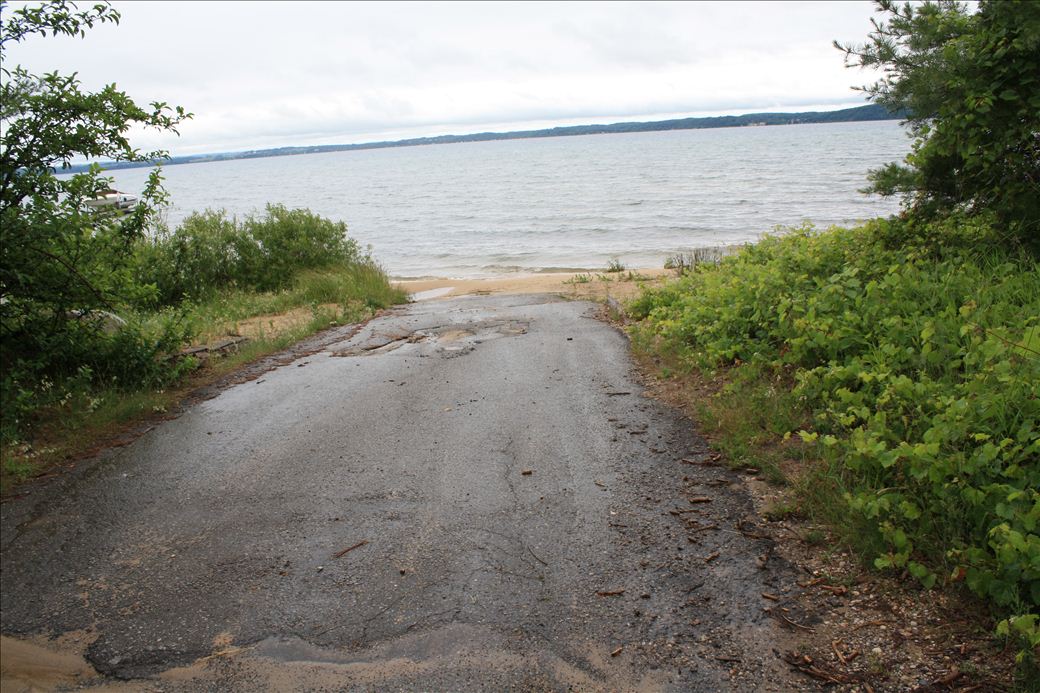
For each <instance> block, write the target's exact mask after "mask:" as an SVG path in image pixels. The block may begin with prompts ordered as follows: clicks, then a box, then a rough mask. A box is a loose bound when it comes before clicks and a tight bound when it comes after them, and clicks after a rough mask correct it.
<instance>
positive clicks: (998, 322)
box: [630, 217, 1040, 612]
mask: <svg viewBox="0 0 1040 693" xmlns="http://www.w3.org/2000/svg"><path fill="white" fill-rule="evenodd" d="M938 224H939V225H941V227H942V228H936V224H933V225H926V224H924V225H922V224H921V223H920V222H913V221H900V220H878V221H875V222H871V223H869V224H867V225H865V226H863V227H859V228H855V229H832V230H830V231H827V232H824V233H816V232H814V231H813V230H812V229H811V228H802V229H797V230H794V231H792V232H791V233H789V234H787V235H785V236H783V237H774V238H768V239H765V240H763V241H762V242H761V243H759V244H757V245H754V246H750V247H748V248H746V249H745V250H744V251H743V252H741V253H740V254H739V255H737V256H735V257H729V258H725V259H724V260H723V261H722V263H721V265H720V266H719V267H718V268H715V267H712V266H703V265H702V266H698V267H697V268H695V270H694V271H693V272H692V273H690V274H688V275H686V276H685V277H684V278H682V279H680V280H678V281H676V282H674V283H672V284H670V285H668V286H666V287H663V288H661V289H659V290H655V291H650V292H647V293H645V294H644V295H643V296H642V297H640V298H639V299H638V300H637V301H635V302H634V304H633V305H632V306H631V307H630V310H631V312H632V314H633V315H636V316H637V317H639V318H641V319H642V322H641V324H639V325H637V326H636V327H635V328H634V332H635V336H636V337H637V338H639V339H642V340H643V341H644V343H645V342H648V341H649V340H659V341H660V343H661V346H663V347H667V348H671V349H675V350H678V351H679V352H681V353H682V354H684V358H686V359H688V360H689V361H690V362H691V363H695V364H698V365H701V366H709V367H710V366H716V365H719V364H727V363H736V362H751V363H756V364H760V365H762V366H763V367H765V368H768V369H773V370H774V371H777V372H783V373H785V374H787V375H788V376H789V377H792V378H793V379H794V381H795V382H796V386H795V388H794V393H793V394H794V395H795V396H796V397H798V398H799V399H800V400H801V401H802V402H804V403H805V404H806V406H807V407H809V409H810V410H811V411H812V412H813V416H814V426H813V427H812V430H809V431H803V432H802V436H803V438H805V439H806V440H808V441H812V442H814V443H815V444H816V445H818V446H819V449H820V450H821V451H822V454H823V455H824V456H825V457H826V458H827V459H829V460H831V462H832V464H833V468H834V474H835V475H837V476H838V477H839V478H840V487H841V488H844V489H845V490H846V493H845V496H844V499H843V502H844V503H845V504H846V505H847V508H846V510H847V511H848V515H847V518H848V519H847V521H848V522H849V523H850V525H855V526H864V527H867V528H869V530H870V534H871V536H864V537H862V539H863V544H864V546H870V545H871V544H872V543H873V545H875V546H876V545H878V542H881V545H883V546H885V550H884V551H883V552H882V553H881V555H878V556H876V561H875V563H876V565H877V566H878V567H881V568H897V569H905V570H906V571H908V572H909V573H910V574H911V575H913V576H915V577H916V578H918V579H919V580H920V581H921V582H922V583H923V584H925V585H926V586H930V585H932V584H934V583H935V582H936V581H937V580H938V579H949V580H951V581H960V580H963V581H964V582H965V583H966V584H967V585H968V587H970V588H971V589H972V590H973V591H975V592H976V593H977V594H979V595H981V596H983V597H985V598H986V599H988V600H990V601H991V602H992V603H994V604H996V605H998V606H1000V607H1001V608H1003V609H1006V610H1010V611H1014V612H1021V610H1022V609H1027V610H1035V609H1036V608H1037V606H1038V605H1040V528H1038V525H1040V492H1038V489H1040V272H1038V271H1037V265H1036V261H1035V259H1033V258H1032V257H1031V256H1028V255H1026V254H1024V253H1020V252H1017V251H1014V250H1011V249H1007V247H1006V246H1003V245H1001V244H999V243H994V242H987V239H989V240H990V241H992V239H993V238H997V237H999V234H998V233H997V232H996V231H994V230H993V229H992V228H991V226H990V225H989V224H987V223H986V222H985V221H983V220H981V219H980V218H977V217H976V218H973V219H970V220H965V219H947V220H946V221H944V222H941V223H938ZM933 235H934V236H941V237H942V238H945V239H947V241H948V242H947V243H946V244H945V245H942V246H937V245H935V244H932V243H929V242H922V243H915V242H911V243H905V241H906V239H907V238H919V239H925V238H927V237H930V236H933ZM897 238H898V239H903V241H904V243H905V244H904V245H900V244H899V243H898V242H896V241H895V240H894V239H897Z"/></svg>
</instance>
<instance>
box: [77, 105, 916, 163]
mask: <svg viewBox="0 0 1040 693" xmlns="http://www.w3.org/2000/svg"><path fill="white" fill-rule="evenodd" d="M901 117H902V116H901V115H900V114H893V113H891V112H890V111H888V110H887V109H886V108H884V107H883V106H879V105H877V104H868V105H866V106H856V107H854V108H843V109H841V110H837V111H807V112H804V113H747V114H745V115H739V116H713V117H710V118H674V119H671V120H657V121H647V122H623V123H611V124H608V125H568V126H563V127H555V128H546V129H542V130H515V131H510V132H479V133H474V134H469V135H440V136H437V137H415V138H411V139H404V140H392V141H384V142H366V143H362V144H320V145H313V146H308V147H277V148H274V149H254V150H249V151H244V152H224V153H216V154H191V155H187V156H174V157H170V158H168V159H163V160H155V161H133V162H128V161H102V162H98V163H99V164H100V166H101V168H102V169H103V170H105V171H116V170H120V169H126V168H145V167H151V166H155V165H156V164H162V165H164V166H176V165H178V164H198V163H205V162H211V161H233V160H235V159H261V158H266V157H271V156H296V155H299V154H321V153H326V152H346V151H355V150H361V149H386V148H389V147H418V146H422V145H429V144H456V143H460V142H490V141H496V140H518V139H532V138H543V137H572V136H576V135H604V134H620V133H627V132H662V131H667V130H702V129H709V128H731V127H754V126H766V125H801V124H810V123H851V122H862V121H872V120H898V119H900V118H901ZM89 167H90V165H89V164H76V165H74V166H70V167H69V168H66V169H63V170H62V171H61V172H62V173H80V172H82V171H86V170H87V169H88V168H89Z"/></svg>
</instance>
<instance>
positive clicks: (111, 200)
mask: <svg viewBox="0 0 1040 693" xmlns="http://www.w3.org/2000/svg"><path fill="white" fill-rule="evenodd" d="M87 206H88V207H92V208H94V209H102V208H104V207H115V208H116V209H117V210H119V211H121V212H123V213H129V212H131V211H132V210H133V209H134V207H136V206H137V197H136V196H134V195H130V194H128V193H124V192H119V191H118V190H113V189H112V188H107V189H105V190H102V191H100V192H99V193H98V194H97V197H95V198H94V199H92V200H87Z"/></svg>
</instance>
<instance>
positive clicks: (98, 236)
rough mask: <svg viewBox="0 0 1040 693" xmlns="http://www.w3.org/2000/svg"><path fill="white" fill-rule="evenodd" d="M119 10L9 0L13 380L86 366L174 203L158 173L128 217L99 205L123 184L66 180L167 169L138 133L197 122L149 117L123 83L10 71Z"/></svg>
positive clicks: (4, 247) (3, 91) (2, 172)
mask: <svg viewBox="0 0 1040 693" xmlns="http://www.w3.org/2000/svg"><path fill="white" fill-rule="evenodd" d="M118 22H119V13H118V12H117V11H116V10H115V9H113V8H112V7H110V6H109V5H108V4H107V3H105V4H98V5H94V6H93V7H91V8H90V9H88V10H84V11H80V10H79V9H78V8H77V6H76V5H75V4H74V3H71V2H66V1H65V0H56V1H54V2H50V3H47V4H45V5H42V6H40V7H24V8H20V9H16V10H11V9H10V7H9V6H8V5H7V4H6V3H4V2H2V0H0V32H2V33H0V61H2V62H0V64H2V67H0V77H2V84H0V104H2V105H0V126H2V129H0V339H2V347H3V352H4V353H3V357H4V358H3V360H4V370H5V374H4V383H5V386H6V385H8V384H9V382H10V377H11V376H10V372H11V369H12V368H15V369H16V370H18V369H20V370H21V371H27V370H28V371H31V372H35V373H42V372H44V371H47V372H53V373H56V374H58V375H61V374H62V372H63V371H64V372H66V373H67V372H74V371H75V370H76V369H77V368H78V367H79V365H80V364H78V363H76V354H82V353H83V352H84V351H85V350H86V351H88V352H89V351H90V350H91V349H92V348H93V347H91V345H90V344H89V342H90V340H91V339H95V340H97V339H102V338H103V335H101V333H100V328H99V327H98V326H97V325H94V324H92V323H91V322H90V321H89V320H83V319H82V316H84V315H91V311H96V310H112V309H113V308H114V307H116V306H117V305H119V303H120V301H121V300H122V299H124V298H126V297H127V294H128V293H132V292H133V291H135V290H136V291H140V290H141V289H140V287H136V288H135V285H134V284H133V283H132V281H131V276H130V272H129V269H128V260H129V258H130V256H131V254H132V250H133V245H134V241H135V240H136V239H137V238H139V237H140V236H141V235H142V233H143V231H144V229H145V228H146V226H147V225H148V223H149V221H150V218H151V217H152V215H153V214H154V213H155V209H156V207H157V205H158V204H159V203H160V202H161V201H162V200H163V196H164V193H163V189H162V186H161V179H160V177H159V172H158V169H156V170H155V171H153V172H152V174H151V176H150V178H149V180H148V183H147V185H146V187H145V190H144V191H143V194H142V196H141V199H140V204H138V206H137V207H136V209H134V210H133V211H132V212H131V213H129V214H127V215H122V214H121V213H120V212H118V211H117V210H115V209H114V208H96V207H92V206H91V205H89V204H88V202H89V201H92V200H93V199H95V198H97V197H98V195H99V194H100V193H101V192H102V191H103V190H104V189H105V188H108V187H110V186H111V180H110V179H107V178H105V177H104V176H103V175H102V174H101V169H100V168H99V167H98V166H97V164H96V163H95V164H94V165H93V166H92V167H91V169H90V170H89V171H88V172H85V173H80V174H76V175H72V176H68V177H66V176H62V177H60V178H59V177H58V175H57V173H58V171H59V170H61V169H66V168H68V167H70V166H71V165H72V163H73V162H74V161H79V160H82V159H84V158H85V159H87V160H95V161H96V160H101V159H110V160H115V161H157V160H160V159H162V158H164V157H166V153H165V152H162V151H153V152H141V151H139V150H137V149H134V148H133V147H132V146H131V145H130V143H129V141H128V139H127V133H128V131H129V130H130V129H131V128H132V127H134V126H137V127H142V126H143V127H149V128H155V129H157V130H166V131H173V132H176V127H177V125H178V123H180V122H181V121H183V120H184V119H186V118H190V117H191V114H188V113H185V112H184V110H183V109H181V108H179V107H177V108H171V107H169V106H168V105H167V104H165V103H159V102H156V103H152V104H151V105H150V107H148V108H143V107H141V106H139V105H137V104H136V103H134V101H133V100H131V99H130V97H128V96H127V95H126V94H125V93H123V92H121V91H119V90H118V89H117V88H116V86H115V85H114V84H112V85H109V86H106V87H105V88H104V89H102V90H101V91H98V92H96V93H90V92H87V91H84V90H83V89H81V85H80V82H79V80H78V79H77V78H76V75H75V74H72V75H61V74H58V73H57V72H51V73H46V74H43V75H36V74H32V73H30V72H29V71H28V70H26V69H23V68H22V67H21V66H17V65H16V66H14V67H8V65H7V57H6V53H7V49H8V48H9V46H10V45H12V44H16V43H20V42H22V41H25V40H27V39H30V38H31V37H34V36H47V35H50V36H58V35H66V36H81V37H82V36H84V35H85V33H86V30H87V29H89V28H91V27H93V26H94V25H95V24H104V23H118Z"/></svg>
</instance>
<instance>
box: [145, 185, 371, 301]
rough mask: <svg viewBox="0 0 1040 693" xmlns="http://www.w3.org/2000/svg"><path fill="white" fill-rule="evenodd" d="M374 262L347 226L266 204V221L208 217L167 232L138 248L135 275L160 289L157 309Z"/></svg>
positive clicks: (278, 286) (196, 216)
mask: <svg viewBox="0 0 1040 693" xmlns="http://www.w3.org/2000/svg"><path fill="white" fill-rule="evenodd" d="M370 263H371V260H370V258H369V257H368V256H367V255H365V254H363V253H362V252H361V250H360V248H359V246H358V244H357V241H355V240H353V239H350V238H347V226H346V224H344V223H343V222H334V221H331V220H329V219H325V218H324V217H321V216H319V215H317V214H314V213H312V212H310V211H308V210H290V209H287V208H285V207H284V206H282V205H268V206H267V209H266V211H265V213H264V214H263V215H262V216H259V217H258V216H247V217H246V218H245V219H244V220H242V221H241V222H239V221H238V220H237V219H236V218H234V217H231V218H228V217H227V215H226V213H225V212H223V211H212V210H207V211H205V212H196V213H194V214H192V215H191V216H190V217H188V218H187V219H185V220H184V222H183V223H182V224H181V225H180V226H179V227H178V228H177V229H176V230H174V231H168V230H161V231H160V232H159V233H158V234H156V235H155V237H154V238H151V239H147V240H143V241H141V242H140V243H139V244H138V247H137V255H136V262H135V275H136V277H137V281H138V283H139V284H141V285H146V286H148V285H150V286H154V287H155V294H154V297H151V298H153V299H154V301H153V303H157V304H158V305H174V304H176V303H177V302H179V301H182V300H184V299H185V298H192V299H196V300H198V299H204V298H207V297H210V296H212V295H213V294H214V293H216V292H218V291H221V290H224V289H234V288H238V289H245V290H250V291H275V290H278V289H283V288H286V287H289V286H291V285H292V283H293V281H294V279H295V277H296V275H297V274H299V273H300V272H302V271H304V270H311V269H319V268H327V267H333V266H351V265H355V264H370ZM148 300H149V299H148V298H146V300H145V303H146V304H147V303H148Z"/></svg>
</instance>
